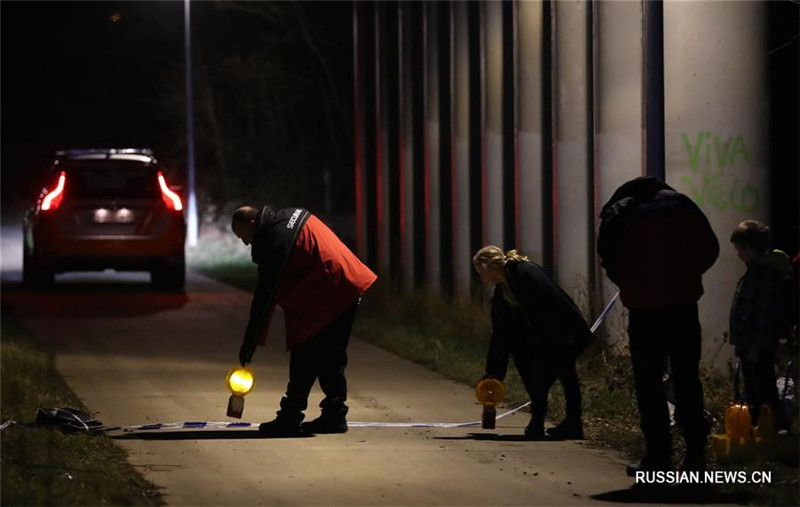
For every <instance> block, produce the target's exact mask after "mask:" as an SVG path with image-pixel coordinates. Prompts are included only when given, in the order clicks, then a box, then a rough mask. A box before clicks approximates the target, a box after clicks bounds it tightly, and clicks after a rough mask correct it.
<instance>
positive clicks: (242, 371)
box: [225, 366, 256, 419]
mask: <svg viewBox="0 0 800 507" xmlns="http://www.w3.org/2000/svg"><path fill="white" fill-rule="evenodd" d="M225 385H227V386H228V390H230V392H231V397H230V398H228V417H235V418H237V419H241V418H242V412H243V411H244V397H245V396H246V395H248V394H250V392H251V391H252V390H253V388H254V387H255V386H256V376H255V375H254V374H253V370H251V369H250V368H247V367H246V366H236V367H234V368H233V369H231V371H229V372H228V375H227V376H226V377H225Z"/></svg>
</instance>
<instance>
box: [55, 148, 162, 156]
mask: <svg viewBox="0 0 800 507" xmlns="http://www.w3.org/2000/svg"><path fill="white" fill-rule="evenodd" d="M91 155H95V156H96V155H105V156H106V157H111V156H112V155H142V156H146V157H151V158H152V157H153V150H151V149H150V148H74V149H67V150H58V151H56V158H77V157H82V156H91Z"/></svg>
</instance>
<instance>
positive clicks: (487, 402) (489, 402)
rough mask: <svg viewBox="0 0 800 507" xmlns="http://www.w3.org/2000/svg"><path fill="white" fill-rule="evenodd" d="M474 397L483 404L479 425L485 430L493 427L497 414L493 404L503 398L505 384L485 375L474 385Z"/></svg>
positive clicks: (500, 401) (504, 395)
mask: <svg viewBox="0 0 800 507" xmlns="http://www.w3.org/2000/svg"><path fill="white" fill-rule="evenodd" d="M475 397H476V398H478V402H479V403H481V404H482V405H483V414H482V415H481V427H482V428H483V429H487V430H491V429H494V427H495V417H496V416H497V409H496V408H495V406H496V405H497V404H499V403H502V401H503V400H504V399H505V397H506V386H505V385H504V384H503V383H502V382H500V381H499V380H497V379H495V378H491V377H487V378H485V379H482V380H481V381H480V382H478V385H476V386H475Z"/></svg>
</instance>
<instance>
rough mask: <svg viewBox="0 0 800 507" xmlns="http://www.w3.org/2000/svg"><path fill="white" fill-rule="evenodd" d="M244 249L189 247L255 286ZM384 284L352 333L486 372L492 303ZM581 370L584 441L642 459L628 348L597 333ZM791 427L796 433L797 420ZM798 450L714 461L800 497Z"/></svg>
mask: <svg viewBox="0 0 800 507" xmlns="http://www.w3.org/2000/svg"><path fill="white" fill-rule="evenodd" d="M242 251H243V249H242V248H241V245H240V244H239V245H235V244H233V243H232V242H231V241H230V240H229V239H224V240H223V242H222V243H221V244H215V245H212V244H209V245H207V246H206V245H205V243H202V242H201V245H200V246H199V247H198V248H197V249H196V250H195V252H194V253H193V254H192V255H190V265H192V266H193V267H195V268H196V269H199V270H200V271H202V272H204V273H206V274H207V275H209V276H211V277H214V278H216V279H218V280H220V281H222V282H225V283H228V284H230V285H233V286H236V287H239V288H242V289H245V290H251V289H252V287H253V286H254V283H255V279H254V278H255V274H256V270H255V267H254V266H253V264H252V263H251V262H250V259H249V257H248V256H247V255H246V254H247V249H244V254H245V255H242V253H243V252H242ZM379 284H380V282H379V283H378V284H376V286H375V287H373V288H372V289H370V292H369V293H368V294H367V297H365V299H364V302H363V303H362V306H361V309H360V310H359V315H358V317H357V318H356V323H355V329H354V332H353V333H354V335H356V336H358V337H359V338H361V339H363V340H366V341H369V342H372V343H374V344H376V345H378V346H380V347H381V348H384V349H386V350H388V351H390V352H392V353H394V354H396V355H398V356H401V357H404V358H406V359H409V360H411V361H414V362H416V363H419V364H421V365H423V366H426V367H428V368H430V369H431V370H434V371H437V372H439V373H441V374H442V375H444V376H445V377H448V378H450V379H453V380H456V381H460V382H464V383H465V384H468V385H474V384H475V382H476V381H477V380H478V379H479V378H480V377H481V376H482V375H483V373H484V365H485V359H486V351H487V349H488V341H489V334H490V329H491V328H490V322H489V315H488V308H487V307H486V306H485V305H483V304H481V303H479V302H475V301H464V300H461V301H459V300H450V299H448V298H444V297H442V296H440V295H438V294H437V293H435V292H424V291H423V292H418V293H415V294H409V295H399V294H397V293H392V292H391V291H389V290H388V289H386V288H385V287H380V286H379ZM511 363H513V361H511ZM508 373H509V374H508V377H507V378H506V386H507V396H506V402H505V405H506V406H507V407H509V408H511V407H515V406H518V405H519V404H521V403H524V402H525V401H527V400H528V395H527V392H526V391H525V388H524V386H523V385H522V382H521V380H520V378H519V376H518V375H517V372H516V369H515V368H514V367H513V366H511V364H510V365H509V370H508ZM578 375H579V378H580V379H581V385H582V394H583V410H584V421H585V435H586V438H587V441H589V442H591V443H592V444H593V445H598V446H602V447H605V448H609V449H614V450H616V451H618V452H620V453H622V454H624V455H625V456H626V457H628V458H629V459H631V460H636V459H638V458H639V456H640V453H641V451H642V448H643V439H642V435H641V431H640V429H639V412H638V407H637V403H636V393H635V390H634V387H633V371H632V367H631V361H630V355H629V353H628V351H627V348H626V347H619V348H616V349H613V348H610V347H606V346H604V345H603V343H601V342H600V341H599V340H598V342H596V343H595V344H594V345H593V346H592V347H590V349H589V350H587V351H586V353H585V354H584V355H583V357H582V358H581V359H580V360H579V362H578ZM701 381H702V383H703V387H704V394H705V401H706V409H707V411H708V412H709V413H710V414H711V415H712V418H713V421H712V422H713V428H712V433H724V432H725V428H724V421H723V418H722V415H723V414H724V412H725V408H726V407H727V405H728V402H729V400H730V397H731V389H730V387H729V384H730V382H729V381H728V379H726V378H725V377H724V376H722V375H721V374H719V373H718V372H715V371H712V370H710V369H708V368H705V369H703V371H702V372H701ZM549 416H550V418H551V419H552V420H553V421H554V422H556V421H559V420H560V419H561V418H563V417H564V396H563V391H562V390H561V387H560V385H559V384H558V383H556V384H555V386H554V388H553V389H552V390H551V393H550V400H549ZM796 419H797V418H795V420H796ZM793 432H794V434H797V423H796V422H795V425H794V427H793ZM675 442H676V444H675V447H676V454H677V457H678V458H680V457H681V456H682V453H683V448H682V439H681V438H680V436H679V435H677V434H676V438H675ZM799 454H800V451H798V452H797V453H794V454H792V455H791V456H790V457H788V458H787V459H781V460H777V459H776V460H771V461H761V462H756V463H743V462H717V463H712V465H711V468H712V469H713V470H722V471H745V472H746V473H748V474H749V473H750V472H752V471H771V472H772V482H771V484H764V485H759V486H753V485H724V486H721V487H720V490H721V491H723V492H726V493H730V494H732V495H734V496H735V497H736V498H744V499H747V502H748V503H750V504H752V505H800V489H799V488H798V455H799Z"/></svg>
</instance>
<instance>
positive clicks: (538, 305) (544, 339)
mask: <svg viewBox="0 0 800 507" xmlns="http://www.w3.org/2000/svg"><path fill="white" fill-rule="evenodd" d="M505 279H506V281H505V282H504V283H501V284H498V285H497V286H496V287H495V290H494V294H493V295H492V299H491V305H492V338H491V342H490V344H489V354H488V356H487V359H486V373H487V374H488V375H490V376H492V377H494V378H496V379H498V380H503V379H504V378H505V376H506V371H507V368H508V358H509V354H510V355H511V356H513V358H514V361H515V362H516V363H517V365H518V366H519V364H520V361H524V362H526V363H531V362H532V361H533V362H534V363H535V362H536V361H553V360H558V359H568V360H574V359H575V358H577V357H578V355H580V353H581V352H582V351H583V350H584V349H585V348H586V347H587V346H588V344H589V343H590V342H591V340H592V336H593V335H592V333H591V331H590V330H589V327H588V326H587V325H586V321H585V320H584V317H583V314H582V313H581V311H580V310H579V309H578V307H577V306H576V305H575V303H574V302H573V301H572V298H570V297H569V295H568V294H567V293H566V292H565V291H564V290H563V289H562V288H561V287H559V286H558V285H557V284H556V283H555V282H553V281H552V280H551V279H550V277H549V276H547V273H545V271H544V270H543V269H542V268H541V267H540V266H539V265H537V264H535V263H533V262H529V261H524V262H516V263H508V264H506V267H505ZM518 370H520V373H521V374H524V372H527V371H529V368H518Z"/></svg>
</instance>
